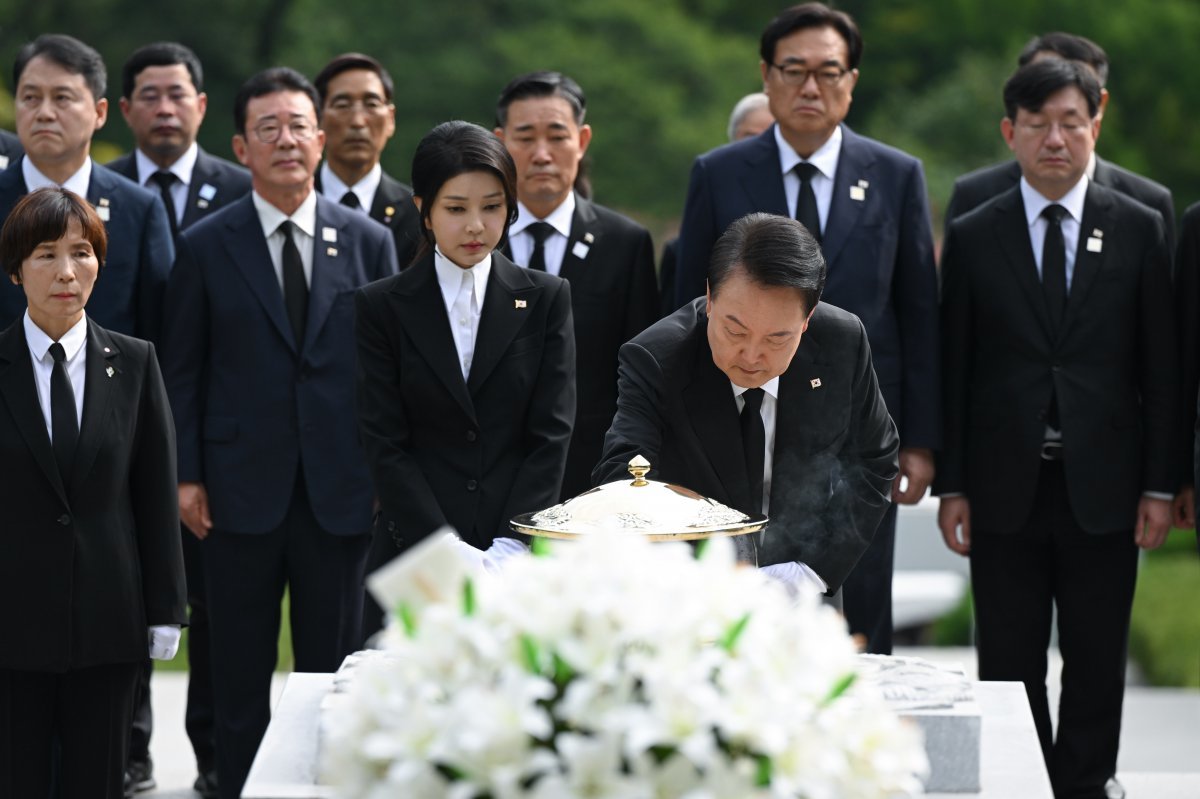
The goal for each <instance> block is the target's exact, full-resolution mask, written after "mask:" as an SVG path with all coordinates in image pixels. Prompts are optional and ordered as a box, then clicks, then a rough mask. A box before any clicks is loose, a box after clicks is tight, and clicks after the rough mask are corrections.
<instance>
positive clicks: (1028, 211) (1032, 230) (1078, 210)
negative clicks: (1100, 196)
mask: <svg viewBox="0 0 1200 799" xmlns="http://www.w3.org/2000/svg"><path fill="white" fill-rule="evenodd" d="M1087 187H1088V177H1087V175H1083V176H1082V177H1080V178H1079V182H1078V183H1076V184H1075V185H1074V186H1072V187H1071V190H1070V191H1068V192H1067V193H1066V194H1064V195H1063V196H1062V197H1061V198H1060V199H1058V200H1048V199H1046V198H1045V197H1043V196H1042V195H1041V194H1040V193H1039V192H1038V190H1037V189H1035V188H1034V187H1033V186H1030V185H1029V182H1028V181H1027V180H1025V178H1024V177H1022V178H1021V200H1022V201H1023V202H1024V203H1025V221H1026V222H1027V223H1028V224H1029V243H1030V244H1031V245H1032V246H1033V260H1034V263H1036V264H1037V272H1038V278H1039V279H1040V278H1041V276H1042V247H1043V246H1044V245H1045V243H1046V226H1047V225H1049V224H1050V222H1049V221H1048V220H1047V219H1046V218H1045V217H1044V216H1042V211H1044V210H1045V209H1046V206H1048V205H1054V204H1058V205H1061V206H1062V207H1063V208H1065V209H1067V215H1066V216H1064V217H1063V218H1062V222H1061V226H1062V234H1063V245H1064V247H1065V249H1066V251H1067V292H1068V294H1069V293H1070V291H1071V278H1073V277H1074V276H1075V254H1076V253H1077V252H1078V251H1079V226H1080V224H1081V223H1082V222H1083V201H1084V200H1085V199H1086V198H1087Z"/></svg>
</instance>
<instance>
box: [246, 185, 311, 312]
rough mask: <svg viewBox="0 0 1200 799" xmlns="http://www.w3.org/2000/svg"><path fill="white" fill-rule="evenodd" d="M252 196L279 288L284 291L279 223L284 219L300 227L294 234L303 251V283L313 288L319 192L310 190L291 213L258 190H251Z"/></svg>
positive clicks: (298, 246) (281, 238)
mask: <svg viewBox="0 0 1200 799" xmlns="http://www.w3.org/2000/svg"><path fill="white" fill-rule="evenodd" d="M251 195H252V196H253V198H254V210H255V211H257V212H258V221H259V224H261V225H262V231H263V236H265V237H266V239H267V252H269V253H270V254H271V266H272V267H274V269H275V279H276V280H278V281H279V290H280V291H283V233H282V232H281V231H280V230H279V226H280V225H281V224H283V221H284V220H285V219H290V220H291V221H292V222H293V223H294V224H295V225H296V228H297V229H296V231H295V232H294V233H293V234H292V235H293V237H294V238H295V240H296V247H297V249H299V250H300V261H301V263H302V264H303V265H304V282H305V283H306V284H308V287H309V288H312V265H313V242H314V241H315V240H316V236H317V193H316V192H315V191H310V192H309V193H308V196H307V197H305V198H304V202H302V203H300V207H299V208H297V209H296V211H295V213H293V214H292V215H291V216H288V215H287V214H285V213H284V212H283V211H280V210H279V209H278V208H276V207H275V206H273V205H271V204H270V203H269V202H267V201H266V200H264V199H263V198H262V196H261V195H260V194H259V193H258V192H257V191H255V192H251Z"/></svg>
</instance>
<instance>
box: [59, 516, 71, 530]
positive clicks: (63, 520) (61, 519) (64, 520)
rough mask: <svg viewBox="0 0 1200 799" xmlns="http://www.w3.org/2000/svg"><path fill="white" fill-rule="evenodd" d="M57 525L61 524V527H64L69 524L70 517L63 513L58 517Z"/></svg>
mask: <svg viewBox="0 0 1200 799" xmlns="http://www.w3.org/2000/svg"><path fill="white" fill-rule="evenodd" d="M58 523H59V524H61V525H62V526H63V527H66V526H67V525H68V524H70V523H71V517H70V516H68V515H67V514H65V513H64V514H63V515H62V516H59V517H58Z"/></svg>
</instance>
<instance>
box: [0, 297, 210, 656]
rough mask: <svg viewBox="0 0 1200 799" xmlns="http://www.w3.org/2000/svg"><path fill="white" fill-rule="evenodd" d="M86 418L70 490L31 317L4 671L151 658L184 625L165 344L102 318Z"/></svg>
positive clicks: (5, 389)
mask: <svg viewBox="0 0 1200 799" xmlns="http://www.w3.org/2000/svg"><path fill="white" fill-rule="evenodd" d="M85 346H86V347H87V373H86V374H87V377H86V387H85V389H84V402H83V423H82V425H80V429H79V443H78V446H77V449H76V456H75V463H74V468H73V470H72V472H71V479H70V480H69V481H68V482H69V485H70V489H69V490H67V489H66V488H64V486H63V481H62V478H61V477H60V475H59V471H58V465H57V463H56V461H55V459H54V451H53V449H52V448H51V446H50V437H49V435H48V434H47V432H46V422H45V419H44V417H43V416H42V411H41V408H40V406H39V405H38V395H37V387H36V385H35V383H34V373H33V363H32V360H31V358H30V353H29V345H28V344H27V343H26V339H25V328H24V324H23V321H22V320H21V319H18V320H17V321H16V322H14V323H13V324H11V325H9V327H8V329H7V330H5V331H4V332H3V333H0V462H2V463H4V475H5V476H4V479H3V480H0V519H2V522H0V641H3V646H0V668H8V669H19V670H28V671H56V672H61V671H65V670H67V669H79V668H86V667H89V666H95V665H100V664H105V663H140V662H141V661H143V660H145V659H146V646H147V644H146V640H147V639H146V628H147V626H149V625H156V624H184V623H186V621H187V614H186V612H185V603H186V598H185V591H184V576H183V555H182V552H181V549H180V541H179V506H178V494H177V493H176V492H177V488H176V482H175V432H174V429H173V428H172V425H171V416H170V408H169V407H168V405H167V395H166V391H165V390H164V389H163V383H162V376H161V375H160V373H159V369H158V361H157V360H156V358H155V357H154V347H153V345H151V344H149V343H147V342H145V341H141V340H139V339H135V338H130V337H128V336H122V335H120V334H118V333H111V332H109V331H107V330H105V329H104V328H102V327H100V326H99V325H97V324H96V323H94V322H89V323H88V337H87V343H86V345H85Z"/></svg>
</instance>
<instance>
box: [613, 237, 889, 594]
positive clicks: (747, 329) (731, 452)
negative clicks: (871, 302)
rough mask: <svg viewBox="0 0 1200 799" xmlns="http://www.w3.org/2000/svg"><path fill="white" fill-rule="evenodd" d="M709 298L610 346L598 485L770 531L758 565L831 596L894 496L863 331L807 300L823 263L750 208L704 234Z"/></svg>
mask: <svg viewBox="0 0 1200 799" xmlns="http://www.w3.org/2000/svg"><path fill="white" fill-rule="evenodd" d="M707 282H708V292H707V294H706V296H705V297H700V298H697V299H696V300H694V301H692V302H690V303H688V304H687V305H685V306H684V307H683V308H680V309H679V310H678V311H676V312H675V313H674V314H672V315H671V316H668V317H667V318H666V319H663V320H662V321H660V322H658V323H656V324H655V325H653V326H652V327H650V328H649V329H648V330H646V331H645V332H643V333H642V334H641V335H639V336H637V337H636V338H634V339H633V340H632V341H630V342H629V343H628V344H626V345H625V346H623V347H622V348H621V361H620V378H619V384H620V397H619V399H618V402H617V415H616V417H615V418H614V419H613V423H612V427H611V428H610V429H609V431H608V434H607V435H606V436H605V439H604V457H603V460H602V461H601V462H600V464H599V465H598V466H597V467H596V471H595V473H594V478H595V480H596V482H598V483H599V482H606V481H609V480H616V479H620V478H621V477H623V476H624V475H625V474H626V467H627V465H628V463H629V460H630V459H631V458H633V457H634V456H635V455H639V454H640V455H642V456H644V457H645V458H646V459H647V460H649V461H650V463H651V466H652V469H651V472H650V475H651V476H652V477H654V478H655V479H658V480H665V481H669V482H672V483H677V484H679V485H682V486H685V487H687V488H690V489H692V490H694V491H698V492H700V493H701V494H703V495H705V496H708V497H711V498H713V499H716V500H718V501H719V502H722V503H724V504H726V505H729V506H730V507H734V508H737V509H738V510H740V511H742V512H743V513H748V514H756V513H759V512H766V513H767V514H768V515H770V517H771V522H770V525H769V526H768V527H767V530H766V532H765V534H764V536H763V539H762V541H761V542H760V543H759V544H758V563H759V564H760V566H763V567H765V569H766V571H767V573H768V574H771V575H772V576H774V577H776V578H778V579H780V580H783V581H785V582H787V583H789V584H791V585H795V586H800V585H804V584H806V585H811V586H815V587H817V588H818V589H819V590H821V591H823V592H827V593H829V594H832V593H834V592H835V591H837V589H838V588H839V587H840V586H841V585H842V583H843V581H844V580H845V578H846V575H847V574H849V573H850V571H851V569H852V568H853V567H854V564H855V563H856V562H857V561H858V559H859V557H860V556H861V555H862V553H863V552H864V551H865V550H866V548H867V546H868V544H869V543H870V541H871V537H872V536H873V535H874V534H875V529H876V527H877V526H878V524H879V520H880V519H881V518H882V517H883V515H884V513H885V512H886V510H887V508H888V506H889V504H890V499H891V487H892V481H893V480H894V479H895V477H896V471H897V463H896V457H897V450H898V439H897V436H896V426H895V424H894V423H893V422H892V419H891V417H890V416H889V415H888V411H887V408H886V406H885V405H884V401H883V396H882V394H881V393H880V391H879V386H878V384H877V382H876V380H875V371H874V369H872V367H871V348H870V345H869V344H868V342H867V334H866V331H865V330H864V329H863V326H862V323H861V322H860V321H859V320H858V318H857V317H855V316H854V315H853V314H850V313H847V312H846V311H843V310H841V309H840V308H835V307H833V306H831V305H826V304H825V303H824V302H820V303H818V300H819V299H820V297H821V291H822V288H823V287H824V284H825V261H824V259H823V258H822V256H821V251H820V246H819V245H818V244H817V242H816V240H815V239H814V238H813V237H812V235H811V234H809V232H808V231H807V230H806V229H805V228H804V227H803V226H802V225H800V224H799V223H798V222H796V221H795V220H793V219H786V218H783V217H777V216H771V215H769V214H751V215H749V216H746V217H743V218H742V219H739V220H737V221H735V222H734V223H733V224H732V225H730V226H729V229H728V230H727V231H726V233H725V234H724V235H723V236H722V237H721V238H720V239H719V240H718V241H717V243H716V245H715V247H714V248H713V255H712V259H711V262H710V266H709V273H708V281H707Z"/></svg>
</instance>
